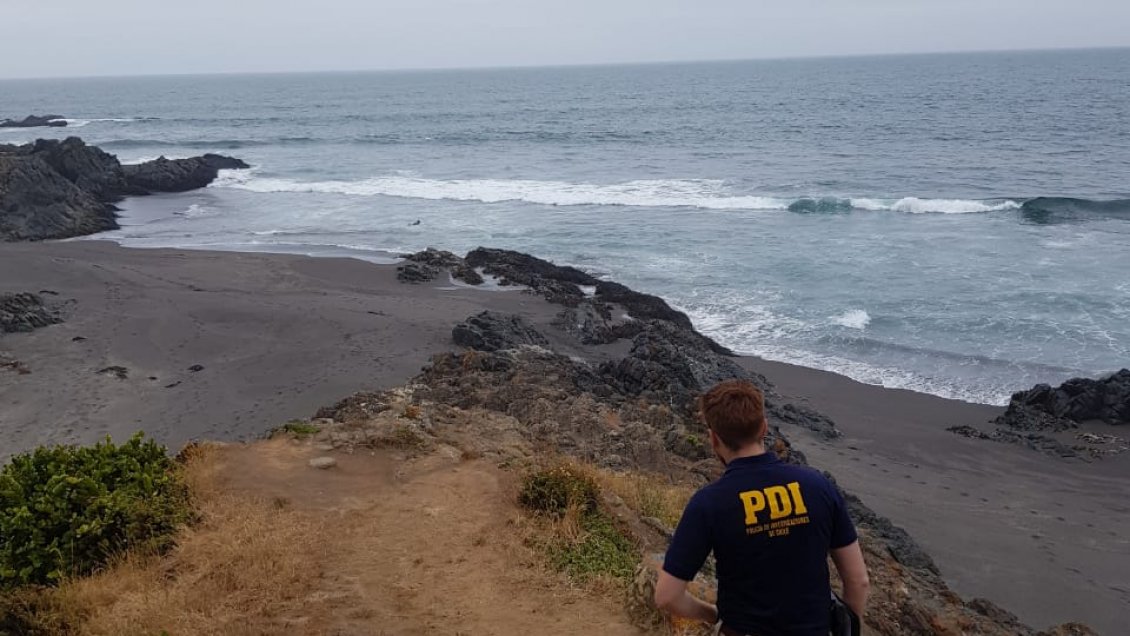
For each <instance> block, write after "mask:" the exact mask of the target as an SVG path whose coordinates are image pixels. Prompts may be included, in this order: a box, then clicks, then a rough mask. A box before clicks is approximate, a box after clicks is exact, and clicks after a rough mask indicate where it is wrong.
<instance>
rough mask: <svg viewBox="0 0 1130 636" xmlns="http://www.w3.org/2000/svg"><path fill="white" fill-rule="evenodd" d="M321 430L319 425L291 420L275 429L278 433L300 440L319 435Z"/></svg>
mask: <svg viewBox="0 0 1130 636" xmlns="http://www.w3.org/2000/svg"><path fill="white" fill-rule="evenodd" d="M321 430H322V429H321V428H319V427H318V425H316V424H311V423H310V422H306V421H303V420H291V421H289V422H287V423H286V424H283V425H282V426H280V427H278V428H277V429H275V431H276V432H281V433H286V434H290V435H293V436H295V437H297V438H298V439H306V438H307V437H310V436H311V435H317V434H318V432H319V431H321Z"/></svg>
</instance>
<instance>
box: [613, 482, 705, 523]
mask: <svg viewBox="0 0 1130 636" xmlns="http://www.w3.org/2000/svg"><path fill="white" fill-rule="evenodd" d="M593 470H594V473H595V475H596V479H597V482H598V483H599V484H600V485H601V486H602V487H603V488H604V489H605V490H607V491H608V492H611V493H614V494H615V495H616V496H618V497H620V499H622V500H623V501H624V504H625V505H627V506H628V507H629V508H631V509H632V510H633V511H635V512H636V514H638V515H640V516H641V517H654V518H656V519H658V520H659V521H661V522H662V523H663V525H665V526H667V527H668V528H674V527H675V526H676V525H678V523H679V519H680V518H681V517H682V516H683V508H685V507H686V505H687V502H688V501H690V498H691V495H693V494H694V488H692V487H690V486H681V485H677V484H672V483H670V482H669V481H668V480H667V479H666V478H665V477H663V476H661V475H651V474H647V473H618V472H612V471H608V470H600V469H593Z"/></svg>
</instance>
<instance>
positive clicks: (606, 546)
mask: <svg viewBox="0 0 1130 636" xmlns="http://www.w3.org/2000/svg"><path fill="white" fill-rule="evenodd" d="M581 528H582V529H583V530H584V535H583V536H582V537H581V539H580V540H579V541H563V540H562V541H557V542H554V543H552V544H550V545H549V546H548V551H549V560H550V562H551V563H552V564H553V566H554V567H556V568H557V569H558V570H561V571H562V572H565V573H566V574H568V575H569V576H570V577H572V578H574V579H577V580H579V581H588V580H590V579H592V578H594V577H597V576H610V577H613V578H618V579H628V578H630V577H631V576H632V574H633V573H634V572H635V569H636V564H637V563H639V560H640V556H639V552H638V551H637V550H636V547H635V546H634V545H633V544H632V542H631V541H630V540H629V539H628V538H627V537H625V536H624V533H622V532H621V531H620V530H619V529H618V528H617V527H616V524H615V523H614V522H613V521H612V519H611V518H609V517H608V515H606V514H603V513H594V514H589V515H585V516H584V517H583V518H582V519H581Z"/></svg>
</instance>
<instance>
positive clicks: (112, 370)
mask: <svg viewBox="0 0 1130 636" xmlns="http://www.w3.org/2000/svg"><path fill="white" fill-rule="evenodd" d="M97 373H98V374H99V375H112V376H114V377H116V378H117V379H119V380H125V379H126V378H128V377H129V369H127V368H125V367H121V366H112V367H106V368H105V369H99V370H98V372H97Z"/></svg>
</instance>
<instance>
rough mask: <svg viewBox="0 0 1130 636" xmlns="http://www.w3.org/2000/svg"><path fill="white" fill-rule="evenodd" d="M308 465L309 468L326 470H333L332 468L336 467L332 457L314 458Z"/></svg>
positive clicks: (335, 461)
mask: <svg viewBox="0 0 1130 636" xmlns="http://www.w3.org/2000/svg"><path fill="white" fill-rule="evenodd" d="M309 464H310V467H311V468H317V469H318V470H326V469H327V468H333V467H334V466H337V460H336V459H334V458H333V457H315V458H314V459H311V460H310V462H309Z"/></svg>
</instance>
